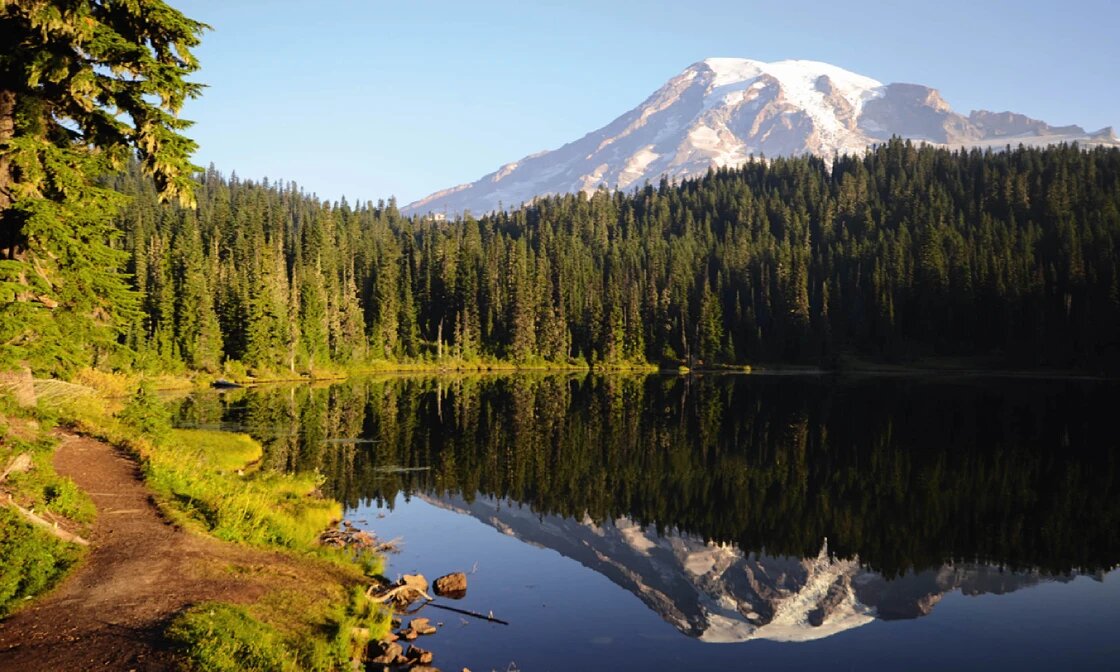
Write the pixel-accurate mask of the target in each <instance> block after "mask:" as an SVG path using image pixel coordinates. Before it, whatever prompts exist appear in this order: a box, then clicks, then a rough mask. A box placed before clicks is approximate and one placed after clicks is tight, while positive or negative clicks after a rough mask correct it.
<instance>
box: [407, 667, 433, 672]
mask: <svg viewBox="0 0 1120 672" xmlns="http://www.w3.org/2000/svg"><path fill="white" fill-rule="evenodd" d="M408 669H409V671H410V672H439V668H438V667H432V666H431V665H413V666H412V667H410V668H408Z"/></svg>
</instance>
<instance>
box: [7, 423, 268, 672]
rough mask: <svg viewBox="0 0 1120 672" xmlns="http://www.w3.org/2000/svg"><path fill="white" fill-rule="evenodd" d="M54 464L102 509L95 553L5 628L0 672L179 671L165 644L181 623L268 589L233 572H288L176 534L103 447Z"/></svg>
mask: <svg viewBox="0 0 1120 672" xmlns="http://www.w3.org/2000/svg"><path fill="white" fill-rule="evenodd" d="M54 464H55V468H56V469H57V471H58V472H59V473H60V474H63V475H66V476H69V477H70V478H72V479H74V481H75V482H76V483H77V484H78V486H79V487H80V488H82V489H83V490H85V491H86V492H88V493H89V494H90V497H92V499H93V502H94V504H96V505H97V511H98V515H97V520H96V522H95V523H94V525H93V529H92V533H91V535H90V542H91V545H92V549H91V551H90V553H89V555H88V557H87V558H86V559H85V561H84V562H83V564H82V565H81V566H80V567H79V568H78V569H77V570H76V571H75V572H74V573H73V574H71V575H70V576H69V577H68V578H67V579H66V580H65V581H64V582H63V583H62V585H61V586H59V587H58V588H56V589H55V590H54V591H53V592H52V593H50V594H49V595H47V596H46V597H44V598H42V599H40V600H39V601H38V602H37V603H35V604H33V605H32V606H30V607H29V608H26V609H23V610H21V611H20V612H18V613H16V614H15V615H14V616H12V617H11V618H9V619H8V620H6V621H3V622H0V670H21V671H24V670H27V671H30V670H91V669H109V670H138V671H139V670H165V669H174V668H175V663H176V660H175V657H174V655H173V654H172V653H171V652H169V651H168V647H167V645H166V642H165V641H164V640H163V638H162V636H161V634H160V633H161V632H162V629H163V626H164V625H165V624H166V623H167V621H168V620H169V619H170V618H171V617H172V616H173V615H174V614H176V613H177V612H179V611H180V610H182V609H183V608H185V607H187V606H189V605H191V604H194V603H197V602H199V601H202V600H207V599H220V600H225V601H231V602H246V601H250V600H253V599H256V598H258V597H259V596H260V594H261V593H262V592H263V590H264V588H263V587H262V586H261V585H260V584H259V583H255V582H252V581H246V580H245V578H244V577H243V576H242V577H238V573H237V572H234V571H230V570H231V569H232V568H235V567H236V568H245V567H249V568H255V570H256V571H260V570H261V567H262V565H263V566H267V565H273V564H281V565H282V564H285V563H286V562H287V560H286V559H285V558H284V557H283V556H280V555H279V554H274V553H267V552H263V551H254V550H252V549H247V548H243V547H239V546H235V545H232V544H225V543H222V542H219V541H216V540H213V539H208V538H204V537H200V536H197V535H192V534H188V533H185V532H183V531H181V530H179V529H177V528H176V527H174V526H172V525H170V524H169V523H168V522H167V521H166V520H164V519H163V518H162V517H161V516H160V514H159V511H158V510H157V509H156V507H155V506H154V504H153V503H152V500H151V495H150V491H149V490H148V489H147V487H146V486H145V485H144V483H143V481H142V480H141V478H140V474H139V469H138V467H137V465H136V463H135V462H134V461H133V460H131V459H129V458H128V457H126V456H125V455H123V454H122V453H121V452H119V451H118V450H117V449H115V448H114V447H112V446H110V445H108V444H106V443H104V442H101V441H96V440H94V439H90V438H86V437H78V436H71V435H67V436H65V437H64V439H63V442H62V445H61V446H59V448H58V450H57V451H56V453H55V458H54Z"/></svg>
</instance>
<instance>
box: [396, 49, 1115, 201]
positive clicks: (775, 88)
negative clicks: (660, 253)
mask: <svg viewBox="0 0 1120 672" xmlns="http://www.w3.org/2000/svg"><path fill="white" fill-rule="evenodd" d="M892 136H900V137H903V138H909V139H912V140H915V141H920V142H925V143H929V144H934V145H940V146H945V147H953V148H957V147H981V148H985V147H992V148H1001V147H1004V146H1006V145H1012V146H1017V145H1019V144H1025V145H1047V144H1054V143H1059V142H1078V143H1080V144H1082V145H1087V146H1094V145H1108V146H1120V141H1118V140H1117V136H1116V133H1115V132H1114V131H1113V130H1112V128H1104V129H1101V130H1099V131H1096V132H1087V131H1086V130H1085V129H1083V128H1081V127H1080V126H1051V125H1050V124H1047V123H1046V122H1043V121H1039V120H1037V119H1031V118H1029V117H1027V116H1024V115H1021V114H1015V113H1012V112H989V111H985V110H978V111H974V112H972V113H971V114H969V115H968V116H964V115H961V114H959V113H957V112H954V111H953V110H952V108H951V107H950V106H949V104H948V103H946V102H945V100H944V99H942V97H941V95H940V94H939V93H938V91H937V90H936V89H932V88H930V87H927V86H922V85H918V84H899V83H894V84H882V83H881V82H879V81H876V80H874V79H871V78H870V77H865V76H863V75H858V74H856V73H853V72H849V71H847V70H844V69H843V68H839V67H836V66H834V65H829V64H827V63H821V62H817V61H799V60H789V61H778V62H774V63H764V62H761V61H755V60H750V59H743V58H709V59H705V60H703V61H700V62H698V63H694V64H693V65H691V66H689V67H688V68H686V69H685V70H684V71H683V72H682V73H680V74H679V75H677V76H676V77H673V78H672V79H670V80H669V81H668V82H667V83H666V84H665V85H664V86H662V87H661V88H660V89H658V90H657V91H655V92H654V93H653V95H651V96H650V97H649V98H647V99H646V100H645V101H644V102H643V103H642V104H641V105H639V106H638V107H636V108H634V109H633V110H631V111H629V112H627V113H625V114H623V115H622V116H620V117H618V118H617V119H615V120H614V121H612V122H611V123H610V124H608V125H606V126H604V127H603V128H601V129H599V130H596V131H593V132H591V133H588V134H587V135H585V136H584V137H582V138H580V139H579V140H576V141H574V142H570V143H568V144H566V145H564V146H563V147H560V148H558V149H555V150H552V151H545V152H540V153H537V154H533V155H530V156H527V157H525V158H523V159H521V160H520V161H515V162H513V163H509V164H506V165H504V166H502V167H501V168H499V169H498V170H496V171H495V172H493V173H490V174H489V175H485V176H483V177H482V178H481V179H479V180H477V181H476V182H472V183H470V184H463V185H459V186H456V187H452V188H450V189H445V190H442V191H438V192H436V193H434V194H431V195H429V196H427V197H425V198H422V199H420V200H418V201H415V202H413V203H410V204H409V205H407V206H405V207H404V208H402V211H403V212H404V213H405V214H426V213H436V214H443V215H449V216H453V215H456V214H460V213H462V212H465V211H470V212H472V213H473V214H475V215H481V214H484V213H486V212H490V211H493V210H495V209H498V208H500V207H516V206H518V205H520V204H522V203H527V202H531V201H532V200H533V198H535V197H537V196H541V195H545V194H557V193H573V192H577V191H583V192H585V193H591V192H594V191H595V190H597V189H599V188H600V187H606V188H608V189H614V188H618V189H622V190H628V189H632V188H635V187H638V186H641V185H643V184H644V183H646V182H647V181H648V182H652V183H656V182H657V181H659V180H660V178H661V177H663V176H664V177H667V178H669V179H671V180H681V179H685V178H689V177H697V176H700V175H703V174H705V173H706V172H707V171H708V169H709V168H720V167H725V166H736V165H740V164H742V163H744V162H747V161H750V160H752V159H761V158H763V157H776V156H798V155H804V154H814V155H817V156H822V157H831V156H833V155H834V154H842V153H861V152H863V151H864V150H865V149H866V148H868V147H870V146H872V145H874V144H877V143H881V142H884V141H886V140H888V139H889V138H891V137H892Z"/></svg>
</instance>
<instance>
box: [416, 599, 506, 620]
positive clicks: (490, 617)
mask: <svg viewBox="0 0 1120 672" xmlns="http://www.w3.org/2000/svg"><path fill="white" fill-rule="evenodd" d="M426 606H429V607H435V608H436V609H444V610H446V611H453V612H455V613H456V614H464V615H466V616H474V617H475V618H480V619H482V620H484V621H490V622H491V623H501V624H502V625H509V623H508V622H507V621H503V620H502V619H500V618H494V614H490V615H486V614H480V613H478V612H477V611H468V610H466V609H459V608H458V607H449V606H447V605H446V604H436V603H435V602H428V604H427V605H426Z"/></svg>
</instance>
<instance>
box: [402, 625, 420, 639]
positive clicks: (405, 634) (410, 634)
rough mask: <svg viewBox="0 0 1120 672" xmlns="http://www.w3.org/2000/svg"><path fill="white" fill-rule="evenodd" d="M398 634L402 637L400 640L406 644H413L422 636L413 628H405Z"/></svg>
mask: <svg viewBox="0 0 1120 672" xmlns="http://www.w3.org/2000/svg"><path fill="white" fill-rule="evenodd" d="M398 634H399V635H400V638H401V639H403V640H404V641H406V642H411V641H412V640H414V639H416V638H417V637H419V636H420V633H419V632H416V631H415V630H413V629H412V628H405V629H404V630H401V631H400V632H399V633H398Z"/></svg>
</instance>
